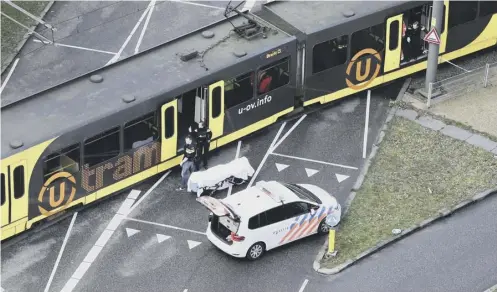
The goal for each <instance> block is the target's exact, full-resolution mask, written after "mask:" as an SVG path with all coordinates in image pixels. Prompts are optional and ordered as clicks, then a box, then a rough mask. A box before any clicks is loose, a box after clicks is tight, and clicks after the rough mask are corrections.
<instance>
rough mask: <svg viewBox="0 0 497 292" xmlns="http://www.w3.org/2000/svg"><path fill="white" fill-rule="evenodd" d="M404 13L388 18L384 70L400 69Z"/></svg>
mask: <svg viewBox="0 0 497 292" xmlns="http://www.w3.org/2000/svg"><path fill="white" fill-rule="evenodd" d="M402 18H403V15H402V14H399V15H396V16H392V17H390V18H388V19H387V25H386V29H387V31H386V37H385V39H386V47H385V63H384V64H385V65H384V67H383V72H385V73H386V72H390V71H393V70H395V69H398V68H399V66H400V60H401V57H402V21H403V19H402Z"/></svg>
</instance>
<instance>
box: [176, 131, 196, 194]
mask: <svg viewBox="0 0 497 292" xmlns="http://www.w3.org/2000/svg"><path fill="white" fill-rule="evenodd" d="M196 154H197V149H196V144H195V143H194V141H193V137H192V135H190V134H188V135H187V136H186V137H185V156H184V158H183V161H181V163H180V166H181V186H180V187H179V188H178V189H176V190H177V191H182V190H184V189H186V188H187V184H188V179H189V178H190V175H191V174H192V173H193V172H194V171H195V170H196V169H195V164H194V162H195V156H196Z"/></svg>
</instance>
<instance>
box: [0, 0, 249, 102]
mask: <svg viewBox="0 0 497 292" xmlns="http://www.w3.org/2000/svg"><path fill="white" fill-rule="evenodd" d="M239 2H240V1H233V2H232V5H236V4H237V3H239ZM149 3H150V2H149V1H113V2H110V1H69V2H68V1H62V2H61V1H57V2H55V4H54V5H53V6H52V8H51V9H50V11H49V12H48V13H47V14H46V16H45V18H44V20H45V21H46V22H47V23H50V24H52V25H53V26H54V27H55V28H56V29H57V31H55V32H54V34H53V38H54V39H55V41H56V43H58V45H57V46H54V45H49V44H46V45H44V44H43V43H41V42H40V41H39V40H37V39H36V38H34V37H30V39H29V40H28V41H27V42H26V44H25V45H24V47H23V48H22V50H21V52H20V54H19V55H18V57H19V62H18V63H17V66H16V67H15V68H14V71H13V73H12V75H11V77H10V79H9V81H8V83H7V86H6V87H5V88H4V90H3V92H2V101H1V102H2V104H4V103H10V102H12V101H15V100H19V99H23V98H26V97H28V96H30V95H33V94H35V93H37V92H40V91H42V90H45V89H48V88H51V87H53V86H55V85H58V84H61V83H63V82H65V81H68V80H70V79H73V78H76V77H78V76H80V75H83V74H85V73H87V72H89V71H92V70H96V69H98V68H101V67H103V66H105V65H106V64H107V63H108V62H109V61H110V60H111V59H112V58H114V56H115V55H116V54H118V56H119V57H120V58H121V59H122V58H126V57H129V56H132V55H133V54H135V50H136V51H138V52H142V51H144V50H147V49H149V48H152V47H154V46H157V45H160V44H162V43H165V42H167V41H170V40H172V39H174V38H177V37H179V36H181V35H184V34H187V33H189V32H191V31H194V30H196V29H199V28H201V27H204V26H207V25H209V24H211V23H213V22H216V21H218V20H221V19H224V16H223V13H224V8H225V7H226V5H227V4H228V1H211V2H204V1H199V2H198V3H195V2H193V3H190V2H187V1H156V2H155V5H154V9H153V10H152V14H151V16H150V19H149V21H148V23H147V18H148V15H147V14H148V13H145V10H146V8H147V7H148V5H149ZM140 19H141V22H140V24H139V25H138V26H137V27H136V29H135V31H134V33H133V30H134V28H135V26H136V25H137V23H138V22H139V20H140ZM142 31H144V33H143V37H142V38H141V40H140V36H141V34H142ZM37 32H39V33H40V34H42V35H43V36H45V37H46V38H47V39H49V40H52V32H51V31H50V30H49V29H47V28H45V27H44V26H41V27H40V28H39V29H38V30H37ZM68 46H72V47H68ZM10 69H11V68H7V69H6V70H5V72H4V74H3V75H2V82H3V81H4V80H5V78H6V76H7V75H8V73H9V71H10Z"/></svg>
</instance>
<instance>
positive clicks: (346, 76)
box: [1, 1, 497, 240]
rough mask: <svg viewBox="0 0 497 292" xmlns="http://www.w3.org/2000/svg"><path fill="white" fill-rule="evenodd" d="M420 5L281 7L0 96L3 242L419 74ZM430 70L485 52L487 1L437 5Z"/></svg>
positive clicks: (490, 27) (428, 7)
mask: <svg viewBox="0 0 497 292" xmlns="http://www.w3.org/2000/svg"><path fill="white" fill-rule="evenodd" d="M431 13H432V2H417V1H416V2H414V1H413V2H404V1H400V2H385V1H378V2H371V1H363V2H350V1H343V2H337V1H329V2H328V1H316V2H279V1H274V2H272V3H269V4H266V5H264V6H263V7H262V8H261V9H260V10H259V11H257V12H253V13H250V12H240V11H238V10H237V7H234V8H233V7H230V9H227V11H226V13H225V16H226V19H223V20H221V21H218V22H216V23H213V24H211V25H209V26H206V27H203V28H201V29H199V30H197V31H194V32H191V33H189V34H187V35H184V36H181V37H179V38H177V39H174V40H172V41H170V42H167V43H165V44H162V45H159V46H157V47H154V48H152V49H150V50H147V51H144V52H141V53H139V54H136V55H134V56H132V57H129V58H126V59H124V60H122V61H119V62H116V63H114V64H111V65H109V66H106V67H102V68H99V69H97V70H95V71H93V72H90V73H88V74H85V75H83V76H80V77H78V78H75V79H73V80H70V81H68V82H65V83H63V84H60V85H58V86H55V87H53V88H50V89H48V90H45V91H43V92H40V93H37V94H35V95H33V96H30V97H27V98H25V99H22V100H15V101H11V102H10V103H8V102H3V101H2V108H1V123H2V134H1V135H2V136H1V137H2V138H1V148H2V149H1V155H2V156H1V239H2V240H4V239H7V238H10V237H12V236H14V235H16V234H19V233H22V232H23V231H25V230H28V229H30V228H32V226H33V225H34V224H35V223H41V222H43V221H44V220H46V219H47V218H51V217H52V216H55V215H56V214H58V213H60V212H62V211H64V210H70V209H72V208H73V207H76V206H81V205H88V204H92V203H96V202H98V201H99V200H101V199H102V198H105V197H108V196H109V195H112V194H117V193H119V192H122V191H124V190H126V189H128V188H130V187H132V186H133V185H135V184H138V183H140V182H142V181H143V180H145V179H147V178H150V177H152V176H154V175H157V174H159V173H161V172H164V171H166V170H168V169H171V168H174V167H176V166H178V165H179V163H180V161H181V159H182V157H183V147H184V143H183V140H184V139H183V137H184V136H185V135H186V134H187V132H188V127H189V126H191V125H192V124H194V123H198V122H200V121H201V120H204V121H206V123H207V125H208V127H209V128H210V129H211V130H212V133H213V136H212V138H213V139H212V142H211V145H210V149H211V150H215V149H218V148H220V147H223V146H224V145H227V144H228V143H231V142H233V141H236V140H238V139H240V138H242V137H245V136H247V135H249V134H251V133H254V132H256V131H259V130H261V129H263V128H265V127H268V126H269V125H271V124H274V123H276V122H277V121H278V120H281V119H285V118H286V117H288V116H289V115H295V113H297V114H298V113H299V112H302V110H304V111H305V110H306V109H308V108H310V107H319V106H322V105H325V104H329V103H330V102H332V101H335V100H339V99H342V98H345V97H347V96H350V95H353V94H355V93H358V92H361V91H364V90H367V89H369V88H373V87H376V86H379V85H382V84H386V83H388V82H390V81H392V80H396V79H399V78H402V77H405V76H408V75H410V74H413V73H415V72H419V71H422V70H424V69H426V66H427V53H426V52H427V48H428V46H427V44H426V43H425V42H424V41H423V38H424V36H425V34H426V33H427V29H426V28H430V27H431V21H432V15H431ZM443 15H444V17H443V20H442V30H441V32H439V35H440V39H441V44H440V57H441V58H440V59H439V62H440V63H441V62H444V61H449V60H453V59H456V58H459V57H462V56H466V55H469V54H472V53H475V52H478V51H481V50H484V49H487V48H490V47H495V46H496V44H497V29H495V28H497V2H495V1H494V2H492V1H453V2H452V1H451V2H449V1H444V14H443Z"/></svg>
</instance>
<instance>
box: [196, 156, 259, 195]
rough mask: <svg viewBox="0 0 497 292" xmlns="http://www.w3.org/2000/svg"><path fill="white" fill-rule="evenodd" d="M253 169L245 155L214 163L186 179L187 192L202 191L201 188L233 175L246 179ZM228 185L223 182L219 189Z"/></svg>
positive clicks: (252, 173) (212, 185) (213, 185)
mask: <svg viewBox="0 0 497 292" xmlns="http://www.w3.org/2000/svg"><path fill="white" fill-rule="evenodd" d="M254 172H255V171H254V169H253V168H252V166H251V165H250V163H249V161H248V159H247V158H246V157H241V158H238V159H235V160H233V161H230V162H229V163H226V164H220V165H216V166H214V167H211V168H209V169H207V170H205V171H197V172H194V173H192V174H191V175H190V179H189V180H188V191H189V192H197V194H199V192H200V193H201V192H202V190H201V189H202V188H209V187H215V185H216V184H218V183H220V182H223V181H225V180H226V179H227V178H229V177H231V176H234V177H236V178H239V179H244V180H246V179H248V178H249V177H251V176H252V175H254ZM228 187H229V183H226V182H224V183H223V185H222V186H221V187H220V188H219V189H220V190H222V189H226V188H228Z"/></svg>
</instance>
